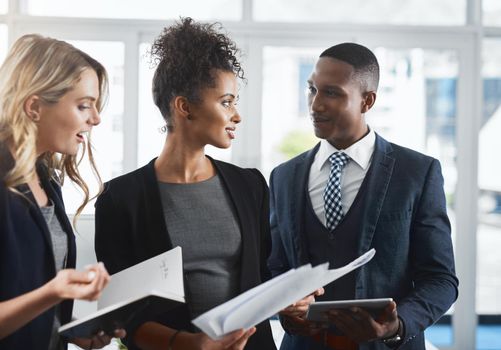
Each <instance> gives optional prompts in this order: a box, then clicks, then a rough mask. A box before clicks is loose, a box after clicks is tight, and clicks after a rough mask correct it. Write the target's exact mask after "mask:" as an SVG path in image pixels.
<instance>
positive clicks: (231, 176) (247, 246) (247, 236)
mask: <svg viewBox="0 0 501 350" xmlns="http://www.w3.org/2000/svg"><path fill="white" fill-rule="evenodd" d="M207 158H209V160H210V161H211V162H212V164H213V165H214V167H215V168H216V171H217V174H218V175H219V177H220V178H221V182H222V184H223V186H224V187H225V188H226V193H227V194H228V196H229V198H230V200H231V204H233V207H234V208H235V214H236V220H237V222H238V227H239V228H240V235H241V239H242V244H241V247H242V255H241V257H242V260H241V267H240V289H241V290H242V291H244V290H247V289H249V288H251V287H253V286H255V281H253V280H251V279H250V276H255V275H256V274H255V273H253V271H254V270H256V266H255V264H256V261H258V259H259V257H258V258H257V259H256V257H255V256H254V254H255V252H257V251H259V249H261V247H256V244H259V243H258V242H257V236H256V234H255V233H254V232H252V231H251V230H250V229H249V227H252V226H251V225H250V223H249V219H250V217H249V216H250V215H253V214H250V213H252V208H248V207H247V206H248V205H249V203H251V202H249V201H248V200H246V198H248V196H250V195H251V194H250V193H249V192H250V191H252V190H254V188H248V187H244V186H243V182H242V179H241V177H240V176H237V175H238V174H235V173H234V172H233V171H232V169H231V167H228V166H227V165H226V164H225V163H223V162H219V161H217V160H214V159H212V158H211V157H209V156H207Z"/></svg>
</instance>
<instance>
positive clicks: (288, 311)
mask: <svg viewBox="0 0 501 350" xmlns="http://www.w3.org/2000/svg"><path fill="white" fill-rule="evenodd" d="M324 292H325V291H324V289H323V288H319V289H317V290H316V291H314V292H313V293H311V294H309V295H307V296H305V297H304V298H303V299H301V300H298V301H296V302H295V303H294V304H292V305H290V306H287V307H286V308H285V309H283V310H282V311H280V315H283V316H289V317H302V318H303V317H305V316H306V313H307V312H308V308H309V307H310V304H311V303H313V302H315V297H316V296H320V295H322V294H324Z"/></svg>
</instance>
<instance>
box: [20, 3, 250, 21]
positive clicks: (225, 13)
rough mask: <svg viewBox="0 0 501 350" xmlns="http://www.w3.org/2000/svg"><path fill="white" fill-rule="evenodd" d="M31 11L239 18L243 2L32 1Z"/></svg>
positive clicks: (152, 16) (47, 13) (61, 14)
mask: <svg viewBox="0 0 501 350" xmlns="http://www.w3.org/2000/svg"><path fill="white" fill-rule="evenodd" d="M27 12H28V14H30V15H36V16H64V17H100V18H141V19H177V18H179V16H189V17H193V18H195V19H198V20H204V19H221V20H239V19H240V18H241V13H242V2H241V0H240V1H233V0H210V1H197V0H184V1H162V0H143V1H141V3H140V5H139V3H138V2H137V1H135V0H106V1H100V0H87V1H85V2H74V1H66V0H28V4H27Z"/></svg>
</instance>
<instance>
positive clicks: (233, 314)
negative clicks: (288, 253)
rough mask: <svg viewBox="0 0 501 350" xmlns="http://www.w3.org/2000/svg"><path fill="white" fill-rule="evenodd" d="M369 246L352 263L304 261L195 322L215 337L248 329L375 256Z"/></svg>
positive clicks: (210, 311)
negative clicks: (332, 265)
mask: <svg viewBox="0 0 501 350" xmlns="http://www.w3.org/2000/svg"><path fill="white" fill-rule="evenodd" d="M375 253H376V251H375V250H374V249H371V250H369V251H368V252H366V253H365V254H363V255H362V256H360V257H358V258H357V259H355V260H353V261H352V262H351V263H349V264H347V265H345V266H343V267H340V268H338V269H332V270H329V269H328V265H329V264H328V263H325V264H322V265H318V266H315V267H311V265H309V264H308V265H304V266H301V267H299V268H297V269H291V270H289V271H288V272H286V273H284V274H282V275H279V276H277V277H275V278H273V279H271V280H269V281H267V282H265V283H263V284H261V285H259V286H257V287H254V288H252V289H250V290H248V291H246V292H245V293H242V294H240V295H239V296H237V297H235V298H233V299H231V300H229V301H227V302H226V303H223V304H221V305H219V306H216V307H215V308H213V309H211V310H209V311H207V312H206V313H204V314H202V315H200V316H199V317H197V318H196V319H194V320H193V321H192V322H193V324H194V325H195V326H197V327H198V328H200V329H201V330H202V331H204V332H205V333H206V334H207V335H208V336H210V337H211V338H212V339H219V338H221V337H222V336H223V335H225V334H227V333H230V332H232V331H235V330H238V329H241V328H243V329H249V328H250V327H253V326H255V325H256V324H258V323H260V322H262V321H264V320H266V319H268V318H269V317H271V316H273V315H274V314H276V313H277V312H279V311H280V310H282V309H284V308H285V307H287V306H289V305H291V304H293V303H295V302H296V301H298V300H300V299H302V298H304V297H305V296H307V295H308V294H311V293H313V292H314V291H315V290H317V289H318V288H320V287H323V286H325V285H327V284H329V283H331V282H333V281H335V280H336V279H338V278H340V277H342V276H344V275H346V274H347V273H349V272H351V271H353V270H355V269H356V268H358V267H360V266H362V265H364V264H366V263H367V262H368V261H369V260H371V259H372V257H373V256H374V254H375Z"/></svg>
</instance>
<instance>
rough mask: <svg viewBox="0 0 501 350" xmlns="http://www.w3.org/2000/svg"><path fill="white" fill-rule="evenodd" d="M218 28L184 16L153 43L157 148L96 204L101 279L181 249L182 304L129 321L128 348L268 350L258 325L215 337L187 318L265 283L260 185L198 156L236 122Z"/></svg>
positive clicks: (266, 242) (231, 60) (224, 139)
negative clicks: (105, 272) (160, 130)
mask: <svg viewBox="0 0 501 350" xmlns="http://www.w3.org/2000/svg"><path fill="white" fill-rule="evenodd" d="M219 29H221V28H220V27H219V26H218V25H217V24H200V23H196V22H194V21H193V20H192V19H190V18H185V19H181V21H180V22H179V23H176V24H175V25H173V26H171V27H168V28H166V29H165V30H164V31H163V33H162V34H161V35H160V37H159V38H157V40H156V41H155V43H154V44H153V48H152V54H153V57H155V58H156V61H157V64H158V65H157V68H156V72H155V75H154V78H153V98H154V101H155V104H156V105H157V106H158V108H159V109H160V111H161V113H162V116H163V118H164V119H165V122H166V129H167V132H168V134H167V138H166V140H165V144H164V147H163V149H162V151H161V152H160V155H159V156H158V158H155V159H153V160H152V161H151V162H150V163H149V164H147V165H146V166H144V167H142V168H140V169H138V170H136V171H134V172H132V173H129V174H126V175H123V176H120V177H118V178H116V179H114V180H112V181H110V182H109V183H107V184H106V185H105V190H104V192H103V193H102V194H101V196H100V197H99V198H98V200H97V202H96V242H95V244H96V254H97V257H98V258H99V259H100V260H102V261H104V262H105V263H106V266H107V267H108V269H109V271H110V272H111V273H115V272H118V271H120V270H123V269H125V268H127V267H130V266H132V265H134V264H137V263H139V262H141V261H144V260H146V259H148V258H151V257H153V256H156V255H158V254H160V253H162V252H165V251H167V250H169V249H171V248H173V247H175V246H181V247H182V249H183V264H184V273H185V291H186V300H187V303H186V305H183V306H181V307H179V308H177V309H174V310H172V311H171V312H168V313H165V314H162V315H159V316H156V317H154V318H143V319H141V320H140V321H138V322H135V324H134V325H133V326H131V327H129V328H128V334H129V335H130V336H129V338H130V339H129V340H128V346H129V349H137V348H141V349H168V348H169V349H242V348H243V347H244V346H245V347H246V349H274V348H275V345H274V342H273V338H272V334H271V330H270V325H269V322H268V321H266V322H263V323H262V324H259V325H258V326H257V327H256V328H252V329H250V330H247V331H244V330H240V331H236V332H234V333H231V334H230V335H227V336H225V337H224V338H223V339H221V340H219V341H214V340H212V339H210V338H209V337H208V336H207V335H206V334H204V333H202V332H200V330H197V329H195V327H194V326H193V325H192V324H191V322H190V320H192V319H194V318H195V317H197V316H198V315H200V314H202V313H204V312H205V311H207V310H209V309H211V308H213V307H215V306H217V305H219V304H221V303H223V302H225V301H227V300H229V299H231V298H233V297H235V296H237V295H238V294H240V293H242V292H244V291H246V290H248V289H250V288H252V287H254V286H257V285H259V284H260V283H261V282H262V281H263V280H265V279H267V278H268V277H269V273H268V270H267V267H266V258H267V256H268V254H269V251H270V243H271V242H270V232H269V231H270V228H269V223H268V220H269V210H268V187H267V185H266V181H265V179H264V178H263V176H262V175H261V173H260V172H259V171H258V170H256V169H242V168H239V167H237V166H235V165H232V164H228V163H225V162H221V161H218V160H215V159H212V158H211V157H209V156H207V155H206V154H205V152H204V148H205V146H206V145H213V146H215V147H219V148H228V147H230V146H231V142H232V140H233V139H234V138H235V137H236V127H237V125H238V123H240V121H241V116H240V115H239V113H238V111H237V108H236V102H237V98H238V82H237V81H238V79H243V70H242V68H241V66H240V62H239V61H238V59H237V57H236V55H237V54H238V50H237V48H236V46H235V44H234V43H233V41H231V40H230V39H229V38H228V37H227V36H226V35H225V34H221V33H220V32H219V31H218V30H219ZM131 283H134V282H133V281H131ZM253 333H254V334H253ZM251 335H252V336H251Z"/></svg>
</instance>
